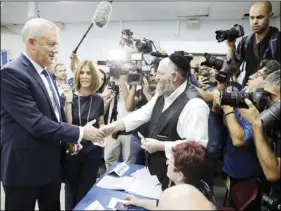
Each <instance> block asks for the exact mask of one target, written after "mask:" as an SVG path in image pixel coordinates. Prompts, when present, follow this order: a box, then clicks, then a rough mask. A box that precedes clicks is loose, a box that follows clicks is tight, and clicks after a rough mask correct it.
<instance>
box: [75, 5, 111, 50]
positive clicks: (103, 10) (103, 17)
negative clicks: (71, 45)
mask: <svg viewBox="0 0 281 211" xmlns="http://www.w3.org/2000/svg"><path fill="white" fill-rule="evenodd" d="M111 3H112V1H102V2H101V3H100V4H99V5H98V7H97V9H96V10H95V12H94V15H93V18H92V23H91V25H90V26H89V28H88V29H87V31H86V33H85V34H84V35H83V37H82V39H81V40H80V42H79V44H78V45H77V47H76V48H75V50H74V51H73V53H74V54H76V53H77V50H78V48H79V47H80V45H81V43H82V42H83V40H84V39H85V37H86V36H87V34H88V33H89V31H90V30H91V28H92V27H93V25H94V24H95V25H96V26H97V27H98V28H103V27H104V26H105V25H106V24H107V23H108V21H109V19H110V16H111V13H112V5H111Z"/></svg>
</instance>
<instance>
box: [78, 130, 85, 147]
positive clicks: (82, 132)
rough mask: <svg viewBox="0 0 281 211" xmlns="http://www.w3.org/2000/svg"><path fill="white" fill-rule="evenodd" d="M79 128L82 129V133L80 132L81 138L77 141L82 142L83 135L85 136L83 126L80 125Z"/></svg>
mask: <svg viewBox="0 0 281 211" xmlns="http://www.w3.org/2000/svg"><path fill="white" fill-rule="evenodd" d="M79 130H80V133H79V139H78V141H77V143H78V144H80V142H81V141H82V139H83V136H84V130H83V127H79Z"/></svg>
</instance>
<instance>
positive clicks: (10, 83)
mask: <svg viewBox="0 0 281 211" xmlns="http://www.w3.org/2000/svg"><path fill="white" fill-rule="evenodd" d="M62 113H63V112H62ZM1 136H2V140H1V141H2V156H1V157H2V158H1V177H2V182H3V184H4V185H5V186H7V187H37V186H41V185H45V184H49V183H50V182H54V181H56V180H59V179H60V177H61V160H60V159H61V147H60V146H61V144H60V142H61V141H62V142H65V141H67V142H70V143H76V142H77V140H78V138H79V127H77V126H74V125H69V124H66V123H64V122H61V123H58V122H57V119H56V116H55V112H54V110H53V108H52V106H51V101H50V98H49V95H48V93H47V90H46V88H45V86H44V83H43V81H42V79H41V77H40V76H39V74H38V72H37V71H36V69H35V68H34V67H33V65H32V64H31V63H30V61H29V60H28V59H27V58H26V57H25V56H24V55H23V54H21V55H20V56H19V57H18V58H17V59H15V60H13V61H12V62H10V63H8V64H7V65H5V66H3V67H2V69H1Z"/></svg>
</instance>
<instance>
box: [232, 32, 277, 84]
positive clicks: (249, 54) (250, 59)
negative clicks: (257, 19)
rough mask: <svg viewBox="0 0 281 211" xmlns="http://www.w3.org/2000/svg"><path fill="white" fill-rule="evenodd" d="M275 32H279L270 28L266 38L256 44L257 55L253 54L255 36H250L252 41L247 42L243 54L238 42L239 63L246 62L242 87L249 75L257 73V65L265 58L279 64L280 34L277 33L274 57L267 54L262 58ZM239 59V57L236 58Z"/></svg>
mask: <svg viewBox="0 0 281 211" xmlns="http://www.w3.org/2000/svg"><path fill="white" fill-rule="evenodd" d="M276 31H279V30H278V29H277V28H275V27H270V30H269V33H268V34H267V35H266V37H265V38H264V39H263V40H261V41H260V42H259V43H258V44H256V47H257V48H256V49H257V55H256V54H255V51H254V44H255V36H252V39H251V40H250V42H249V45H248V47H247V49H246V51H245V52H244V48H242V47H241V45H242V41H240V42H239V44H238V47H237V54H238V55H240V56H241V60H240V62H241V63H242V61H246V74H245V78H244V80H243V85H245V84H246V82H247V81H248V78H249V76H250V75H252V74H254V73H255V72H257V70H258V69H257V68H258V66H259V63H260V62H261V61H262V60H263V59H265V58H267V59H275V60H277V61H279V62H280V32H279V37H278V39H277V42H276V45H277V46H276V52H275V55H274V56H272V55H271V53H269V54H267V55H266V56H264V52H265V50H266V48H267V47H269V40H270V38H271V36H272V34H273V33H274V32H276ZM245 41H246V39H245V38H244V39H243V43H244V44H245ZM238 57H239V56H238Z"/></svg>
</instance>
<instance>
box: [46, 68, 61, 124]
mask: <svg viewBox="0 0 281 211" xmlns="http://www.w3.org/2000/svg"><path fill="white" fill-rule="evenodd" d="M42 73H43V75H44V76H45V78H46V79H47V81H48V84H49V87H50V90H51V91H52V94H53V98H54V102H55V106H56V108H57V110H58V112H59V121H61V120H62V118H61V110H60V104H59V101H58V98H57V94H56V90H55V89H54V87H53V85H52V82H51V78H50V75H49V74H48V72H47V70H45V69H44V70H43V71H42Z"/></svg>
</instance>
